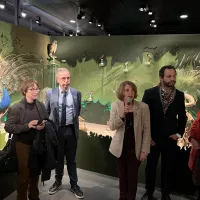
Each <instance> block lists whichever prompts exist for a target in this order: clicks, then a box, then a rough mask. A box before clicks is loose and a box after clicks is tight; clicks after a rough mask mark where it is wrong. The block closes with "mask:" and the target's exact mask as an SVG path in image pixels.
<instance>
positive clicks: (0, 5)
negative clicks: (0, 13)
mask: <svg viewBox="0 0 200 200" xmlns="http://www.w3.org/2000/svg"><path fill="white" fill-rule="evenodd" d="M5 8H6V2H5V1H2V2H0V9H1V10H4V9H5Z"/></svg>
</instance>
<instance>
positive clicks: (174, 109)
mask: <svg viewBox="0 0 200 200" xmlns="http://www.w3.org/2000/svg"><path fill="white" fill-rule="evenodd" d="M159 77H160V83H159V85H158V86H156V87H153V88H150V89H148V90H145V92H144V96H143V100H142V101H143V102H144V103H146V104H148V105H149V109H150V116H151V137H152V142H151V150H150V154H149V155H148V157H147V165H146V170H145V172H146V193H145V194H144V195H143V197H142V200H156V198H155V197H153V193H154V190H155V180H156V168H157V164H158V160H159V157H160V154H161V192H162V200H170V199H171V198H170V196H169V194H170V190H171V188H170V186H171V185H172V176H173V171H174V169H175V166H174V163H175V161H176V155H177V152H178V150H179V149H178V146H177V140H178V139H179V138H180V137H181V136H182V135H183V133H184V131H185V125H186V118H187V117H186V112H185V101H184V93H183V92H181V91H179V90H177V89H176V88H175V83H176V69H175V68H174V67H173V66H164V67H162V68H161V69H160V71H159Z"/></svg>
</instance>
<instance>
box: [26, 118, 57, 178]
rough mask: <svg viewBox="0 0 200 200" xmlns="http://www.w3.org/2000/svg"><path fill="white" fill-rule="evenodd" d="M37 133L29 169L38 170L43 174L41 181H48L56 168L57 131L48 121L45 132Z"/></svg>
mask: <svg viewBox="0 0 200 200" xmlns="http://www.w3.org/2000/svg"><path fill="white" fill-rule="evenodd" d="M34 131H36V138H35V140H34V141H33V145H32V149H31V153H30V157H29V168H30V169H38V171H39V172H41V174H42V175H41V181H47V180H49V179H50V177H51V170H52V169H54V168H55V167H56V157H57V145H58V140H57V130H56V127H55V125H54V123H53V122H52V121H51V120H48V121H47V122H46V124H45V128H44V130H43V131H37V130H36V129H34Z"/></svg>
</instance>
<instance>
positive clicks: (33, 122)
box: [28, 120, 38, 128]
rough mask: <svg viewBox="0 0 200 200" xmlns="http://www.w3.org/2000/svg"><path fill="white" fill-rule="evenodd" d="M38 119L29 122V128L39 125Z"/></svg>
mask: <svg viewBox="0 0 200 200" xmlns="http://www.w3.org/2000/svg"><path fill="white" fill-rule="evenodd" d="M37 123H38V120H32V121H30V122H29V124H28V127H29V128H35V127H36V126H37Z"/></svg>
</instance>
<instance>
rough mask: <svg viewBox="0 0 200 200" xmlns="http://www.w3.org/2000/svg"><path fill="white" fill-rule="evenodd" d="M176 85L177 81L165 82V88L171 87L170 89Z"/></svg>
mask: <svg viewBox="0 0 200 200" xmlns="http://www.w3.org/2000/svg"><path fill="white" fill-rule="evenodd" d="M175 84H176V81H175V82H166V81H164V80H163V86H165V87H169V88H173V87H174V86H175Z"/></svg>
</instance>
